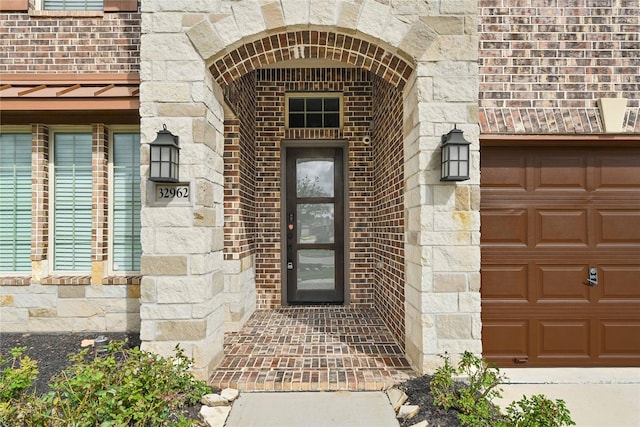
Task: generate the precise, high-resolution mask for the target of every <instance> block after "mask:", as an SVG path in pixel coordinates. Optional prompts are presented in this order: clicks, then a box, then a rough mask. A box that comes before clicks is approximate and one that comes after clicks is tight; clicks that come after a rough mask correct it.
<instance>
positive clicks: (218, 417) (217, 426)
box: [200, 406, 231, 427]
mask: <svg viewBox="0 0 640 427" xmlns="http://www.w3.org/2000/svg"><path fill="white" fill-rule="evenodd" d="M229 412H231V407H230V406H216V407H209V406H203V407H202V408H200V418H202V420H203V421H204V422H205V423H206V424H207V426H209V427H223V426H224V424H225V422H226V421H227V417H228V416H229Z"/></svg>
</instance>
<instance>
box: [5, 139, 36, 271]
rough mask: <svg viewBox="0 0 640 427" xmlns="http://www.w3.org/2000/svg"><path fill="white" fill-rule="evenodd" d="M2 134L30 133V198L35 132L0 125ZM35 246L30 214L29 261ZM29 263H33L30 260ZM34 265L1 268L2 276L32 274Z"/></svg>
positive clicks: (31, 194)
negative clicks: (25, 268) (17, 268)
mask: <svg viewBox="0 0 640 427" xmlns="http://www.w3.org/2000/svg"><path fill="white" fill-rule="evenodd" d="M0 134H20V135H28V137H29V141H30V149H29V152H30V153H31V156H30V167H29V169H30V175H31V177H30V181H31V183H30V187H31V190H30V198H31V197H33V172H34V171H33V151H32V147H33V133H32V131H31V127H25V126H0ZM30 205H31V209H33V202H31V203H30ZM32 247H33V216H30V225H29V261H30V260H31V251H32ZM29 264H31V263H30V262H29ZM32 268H33V267H29V269H27V270H0V277H22V276H25V277H26V276H30V275H31V271H32Z"/></svg>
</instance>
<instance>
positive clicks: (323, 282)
mask: <svg viewBox="0 0 640 427" xmlns="http://www.w3.org/2000/svg"><path fill="white" fill-rule="evenodd" d="M335 262H336V258H335V253H334V251H333V250H328V249H302V250H298V283H297V285H298V289H299V290H333V289H334V288H335V277H336V274H335Z"/></svg>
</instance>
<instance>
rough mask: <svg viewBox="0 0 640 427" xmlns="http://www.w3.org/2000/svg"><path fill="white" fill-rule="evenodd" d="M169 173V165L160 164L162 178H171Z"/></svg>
mask: <svg viewBox="0 0 640 427" xmlns="http://www.w3.org/2000/svg"><path fill="white" fill-rule="evenodd" d="M169 172H170V169H169V163H164V162H163V163H160V176H161V177H162V178H170V177H171V175H169Z"/></svg>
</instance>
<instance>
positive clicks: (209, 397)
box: [200, 393, 229, 407]
mask: <svg viewBox="0 0 640 427" xmlns="http://www.w3.org/2000/svg"><path fill="white" fill-rule="evenodd" d="M200 403H202V404H203V405H206V406H212V407H213V406H227V405H229V401H228V400H227V399H225V398H224V397H222V396H220V395H219V394H217V393H210V394H205V395H204V396H202V398H201V399H200Z"/></svg>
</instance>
